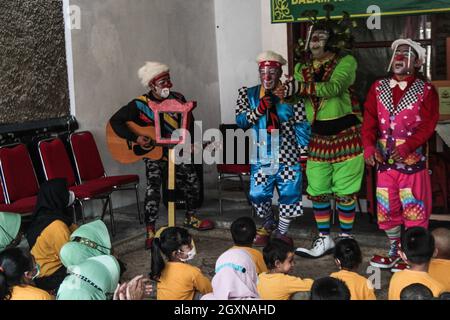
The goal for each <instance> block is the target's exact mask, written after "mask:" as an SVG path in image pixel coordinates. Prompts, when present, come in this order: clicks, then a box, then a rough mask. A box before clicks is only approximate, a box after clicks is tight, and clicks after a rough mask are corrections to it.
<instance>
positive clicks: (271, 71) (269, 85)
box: [259, 66, 282, 90]
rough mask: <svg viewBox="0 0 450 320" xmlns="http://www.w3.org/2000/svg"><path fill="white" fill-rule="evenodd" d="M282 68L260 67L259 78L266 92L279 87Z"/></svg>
mask: <svg viewBox="0 0 450 320" xmlns="http://www.w3.org/2000/svg"><path fill="white" fill-rule="evenodd" d="M281 73H282V72H281V68H280V67H273V66H260V67H259V78H260V80H261V84H262V86H263V87H264V89H266V90H273V89H275V87H276V86H277V84H278V82H279V81H280V77H281Z"/></svg>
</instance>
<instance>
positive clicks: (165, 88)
mask: <svg viewBox="0 0 450 320" xmlns="http://www.w3.org/2000/svg"><path fill="white" fill-rule="evenodd" d="M172 87H173V85H172V82H171V81H170V75H169V74H168V73H164V74H163V75H161V76H159V77H157V78H156V79H154V80H153V81H152V82H151V84H150V89H151V90H152V91H153V93H154V94H155V95H156V97H157V98H162V99H166V98H167V97H168V96H169V95H170V88H172Z"/></svg>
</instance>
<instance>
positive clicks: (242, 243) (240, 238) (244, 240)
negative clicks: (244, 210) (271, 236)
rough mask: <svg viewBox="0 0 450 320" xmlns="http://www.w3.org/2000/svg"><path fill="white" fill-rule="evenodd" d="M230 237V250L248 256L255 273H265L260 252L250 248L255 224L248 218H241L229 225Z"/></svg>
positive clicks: (264, 264)
mask: <svg viewBox="0 0 450 320" xmlns="http://www.w3.org/2000/svg"><path fill="white" fill-rule="evenodd" d="M230 230H231V236H232V238H233V242H234V246H233V247H232V248H231V249H243V250H245V251H247V252H248V254H250V256H251V257H252V260H253V261H254V262H255V267H256V273H257V274H260V273H261V272H267V266H266V263H265V262H264V258H263V255H262V253H261V251H259V250H257V249H254V248H252V246H253V240H254V239H255V237H256V224H255V222H254V221H253V219H252V218H250V217H241V218H238V219H237V220H235V221H234V222H233V223H232V224H231V228H230Z"/></svg>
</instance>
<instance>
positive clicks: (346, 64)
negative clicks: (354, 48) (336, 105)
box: [314, 55, 358, 98]
mask: <svg viewBox="0 0 450 320" xmlns="http://www.w3.org/2000/svg"><path fill="white" fill-rule="evenodd" d="M357 67H358V63H357V62H356V59H355V58H354V57H353V56H351V55H348V56H345V57H344V58H342V59H341V61H339V63H338V64H337V66H336V68H335V69H334V71H333V74H332V75H331V78H330V81H326V82H317V83H315V88H314V89H315V95H316V96H317V97H319V98H332V97H338V96H341V95H342V94H343V93H344V92H345V91H348V88H349V87H350V86H351V85H352V84H353V83H354V82H355V78H356V68H357Z"/></svg>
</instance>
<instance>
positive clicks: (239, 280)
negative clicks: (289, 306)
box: [201, 249, 260, 300]
mask: <svg viewBox="0 0 450 320" xmlns="http://www.w3.org/2000/svg"><path fill="white" fill-rule="evenodd" d="M257 281H258V275H257V274H256V268H255V263H254V262H253V260H252V257H251V256H250V254H249V253H248V252H247V251H245V250H243V249H230V250H227V251H225V252H224V253H222V255H221V256H220V257H219V259H217V261H216V275H215V276H214V278H213V279H212V288H213V290H212V293H209V294H207V295H205V296H203V297H202V298H201V300H256V299H260V297H259V295H258V291H257V289H256V283H257Z"/></svg>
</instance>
